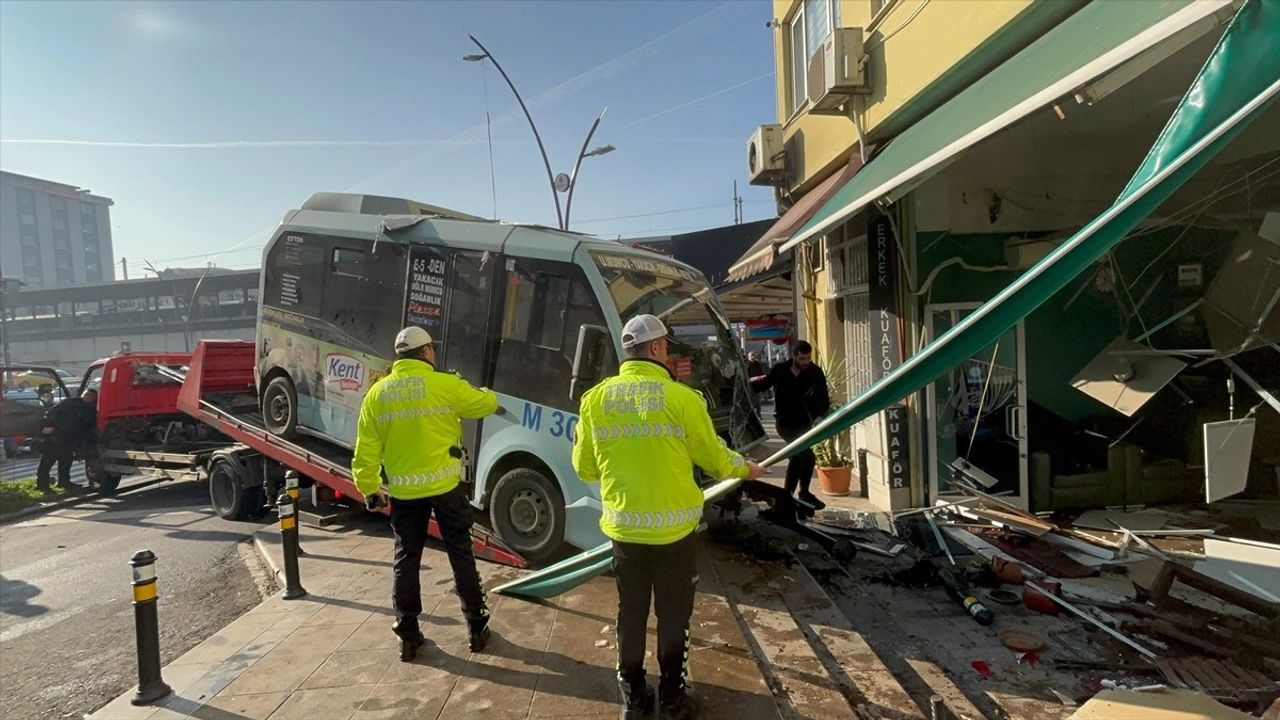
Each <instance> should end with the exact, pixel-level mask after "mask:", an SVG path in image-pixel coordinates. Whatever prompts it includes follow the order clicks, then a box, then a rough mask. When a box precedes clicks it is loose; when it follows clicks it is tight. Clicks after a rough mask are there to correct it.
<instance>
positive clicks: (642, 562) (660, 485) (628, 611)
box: [573, 315, 764, 719]
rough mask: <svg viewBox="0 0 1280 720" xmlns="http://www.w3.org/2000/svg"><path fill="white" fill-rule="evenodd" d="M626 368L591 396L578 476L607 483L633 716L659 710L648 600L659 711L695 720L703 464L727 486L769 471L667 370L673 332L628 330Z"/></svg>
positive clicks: (625, 681)
mask: <svg viewBox="0 0 1280 720" xmlns="http://www.w3.org/2000/svg"><path fill="white" fill-rule="evenodd" d="M622 347H623V349H624V350H625V351H626V354H627V359H626V360H624V361H623V363H622V367H621V368H620V369H619V371H618V374H617V375H615V376H614V377H611V378H608V379H606V380H604V381H603V382H601V383H600V384H599V385H596V386H595V387H594V388H592V389H591V390H590V391H588V392H587V393H586V394H585V395H583V397H582V407H581V411H580V415H581V417H580V419H579V421H578V429H577V433H576V436H575V438H574V443H573V467H574V469H575V470H577V472H578V476H579V477H581V478H582V480H583V481H584V482H587V483H593V484H594V483H599V484H600V501H601V504H602V505H603V508H604V510H603V514H602V515H601V517H600V529H601V530H602V531H603V532H604V534H605V535H607V536H608V537H609V538H611V539H612V540H613V572H614V576H615V577H616V580H617V584H618V682H619V686H620V690H621V693H622V703H623V710H622V717H623V718H624V719H627V718H641V717H645V716H646V715H648V713H649V712H650V711H652V710H653V705H654V692H653V688H651V687H650V686H649V684H648V683H647V682H645V669H644V655H645V625H646V624H647V623H648V621H649V601H650V598H652V599H653V605H654V611H655V612H656V613H657V615H658V665H659V666H660V667H661V670H662V676H661V680H660V682H659V695H660V698H661V702H660V713H661V717H664V718H680V719H684V718H692V717H694V716H695V715H696V714H697V706H698V703H697V700H696V698H695V697H694V696H693V695H692V694H690V692H689V686H688V663H689V618H690V616H691V615H692V614H693V599H694V588H695V587H696V585H697V583H698V560H697V546H696V545H695V542H694V538H693V531H694V530H695V529H697V527H698V524H699V523H700V522H701V520H702V505H703V497H702V490H700V489H699V488H698V485H697V483H696V482H695V481H694V476H693V466H694V465H697V466H699V467H701V468H702V469H703V470H704V471H706V472H707V473H708V474H709V475H711V476H713V477H716V478H729V477H736V478H757V477H760V476H761V475H763V474H764V468H762V467H760V466H759V465H757V464H756V463H754V462H751V461H749V460H747V459H746V458H744V457H742V456H741V455H739V454H738V453H736V452H733V451H732V450H730V449H729V448H727V447H726V446H725V444H724V441H722V440H721V439H720V438H719V437H718V436H717V435H716V431H715V427H714V426H713V425H712V423H711V416H710V415H709V414H708V413H707V403H706V401H705V400H704V399H703V397H702V396H701V395H699V394H698V392H697V391H696V390H693V389H692V388H690V387H688V386H686V385H681V384H680V383H678V382H676V380H675V378H674V377H672V375H671V371H670V370H668V369H667V328H666V326H664V325H663V324H662V321H661V320H659V319H658V318H657V317H655V316H653V315H637V316H635V317H633V318H632V319H631V320H629V321H628V322H627V324H626V325H625V326H623V328H622Z"/></svg>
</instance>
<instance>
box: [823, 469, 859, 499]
mask: <svg viewBox="0 0 1280 720" xmlns="http://www.w3.org/2000/svg"><path fill="white" fill-rule="evenodd" d="M852 479H853V468H851V467H848V466H845V467H820V468H818V484H819V485H821V486H822V494H823V495H848V494H849V482H850V480H852Z"/></svg>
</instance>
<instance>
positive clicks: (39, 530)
mask: <svg viewBox="0 0 1280 720" xmlns="http://www.w3.org/2000/svg"><path fill="white" fill-rule="evenodd" d="M208 505H209V499H208V490H207V486H206V485H205V484H204V483H194V482H186V483H167V484H162V485H156V486H152V487H145V488H142V489H136V490H133V491H126V492H123V493H121V494H120V495H119V496H118V497H116V498H112V499H100V500H99V499H95V500H92V501H89V502H86V503H85V504H82V505H78V506H76V507H71V508H65V509H63V510H60V511H57V512H55V513H52V514H49V515H45V516H42V517H37V518H32V519H30V520H26V521H24V522H19V523H13V524H9V525H4V526H0V666H2V667H3V668H4V671H3V680H2V681H0V718H4V720H9V719H10V718H12V719H13V720H18V719H19V718H22V719H24V720H25V719H26V718H33V717H47V718H67V717H81V716H82V715H83V714H84V713H87V712H92V711H93V710H96V709H97V708H99V707H101V706H102V705H104V704H106V703H107V702H108V701H109V700H111V699H112V698H114V697H115V696H117V695H119V694H120V693H121V692H124V691H125V690H128V689H129V688H130V687H132V686H133V685H134V684H135V683H136V682H137V666H136V660H135V658H136V655H135V647H134V637H133V632H134V631H133V607H132V605H131V600H132V591H131V589H130V585H129V581H130V569H129V558H130V557H131V556H132V555H133V553H134V552H135V551H137V550H140V549H144V548H145V549H149V550H151V551H152V552H154V553H156V555H157V556H158V557H159V562H158V563H157V566H156V567H157V575H158V577H159V592H160V606H159V614H160V633H161V648H162V660H163V661H164V662H168V661H169V660H170V659H172V658H175V657H177V656H178V655H180V654H181V653H183V652H185V651H186V650H188V649H190V648H191V647H193V646H194V645H196V644H197V643H199V642H200V641H201V640H203V639H204V638H206V637H208V636H209V635H211V634H213V633H214V632H216V631H217V630H218V629H220V628H222V627H223V626H225V625H226V624H227V623H229V622H230V621H231V620H233V619H235V618H236V617H238V616H239V615H240V614H242V613H243V612H245V611H246V610H248V609H249V608H252V607H253V606H255V605H257V604H258V603H259V602H261V600H262V594H261V590H260V587H259V583H261V582H263V581H262V580H261V578H262V577H264V573H262V572H261V569H260V568H259V567H256V557H255V555H254V553H253V550H252V548H251V547H250V546H249V544H248V542H247V540H248V538H249V536H250V535H251V533H252V532H253V530H254V529H255V528H256V527H258V523H257V522H229V521H226V520H222V519H221V518H219V517H218V516H217V515H215V514H213V511H212V510H210V509H209V506H208ZM269 521H270V518H269V517H264V518H263V519H262V520H261V522H269ZM255 577H256V578H259V580H258V581H255Z"/></svg>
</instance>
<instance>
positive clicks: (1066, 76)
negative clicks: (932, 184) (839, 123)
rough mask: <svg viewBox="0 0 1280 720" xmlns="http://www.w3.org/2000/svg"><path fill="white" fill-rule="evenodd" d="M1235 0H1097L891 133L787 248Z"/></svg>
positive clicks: (824, 230) (1207, 23)
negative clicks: (886, 143) (884, 144)
mask: <svg viewBox="0 0 1280 720" xmlns="http://www.w3.org/2000/svg"><path fill="white" fill-rule="evenodd" d="M1230 4H1231V3H1230V0H1126V1H1125V2H1106V1H1104V0H1095V1H1094V2H1092V3H1090V4H1088V5H1087V6H1085V7H1084V8H1082V9H1080V10H1079V11H1077V12H1076V13H1074V14H1073V15H1071V16H1070V17H1068V18H1067V19H1066V20H1064V21H1062V22H1061V23H1060V24H1059V25H1058V26H1056V27H1055V28H1053V29H1052V30H1050V31H1049V32H1047V33H1045V34H1044V36H1043V37H1041V38H1040V39H1039V40H1036V41H1035V42H1034V43H1032V44H1031V45H1029V46H1027V48H1026V49H1024V50H1023V51H1022V52H1020V53H1018V54H1017V55H1015V56H1013V57H1012V58H1010V59H1009V60H1008V61H1007V62H1005V63H1004V64H1002V65H1001V66H1000V67H998V68H996V69H995V70H992V71H991V72H990V73H988V74H987V75H986V76H985V77H983V78H982V79H981V80H979V81H977V82H975V83H974V84H973V85H970V86H969V87H968V88H966V89H965V90H964V91H963V92H961V93H960V94H959V95H957V96H955V97H954V98H952V99H951V100H949V101H948V102H946V103H944V104H943V105H942V106H941V107H939V108H938V109H937V110H935V111H933V112H932V113H930V114H929V115H928V116H926V117H925V118H924V119H923V120H921V121H920V122H918V123H916V124H915V125H912V126H911V127H910V128H908V129H907V130H905V131H904V132H902V133H901V134H900V135H898V136H897V137H895V138H894V139H893V141H892V142H891V143H890V144H889V146H888V147H886V148H885V149H884V150H883V151H882V152H881V153H880V154H879V155H877V156H876V157H875V159H874V160H872V161H871V162H869V163H867V166H866V167H865V168H863V169H862V171H861V172H859V173H858V174H857V176H856V177H854V178H853V179H852V180H850V181H849V182H848V183H846V184H845V185H844V186H843V187H841V188H840V189H839V190H837V191H836V192H835V194H834V195H833V196H832V197H831V199H830V200H828V201H827V202H826V203H824V204H823V206H822V207H821V208H820V209H819V210H818V211H817V212H816V213H814V215H813V217H812V218H810V219H809V221H808V222H806V223H805V225H804V227H802V228H800V229H799V230H798V231H797V232H796V233H795V234H794V235H792V236H791V238H790V239H789V240H787V241H786V242H785V243H783V244H782V245H780V246H779V247H778V249H777V251H778V252H783V251H785V250H787V249H789V248H791V247H794V246H795V245H797V244H798V243H801V242H803V241H805V240H806V239H808V238H811V237H814V236H818V235H823V234H825V233H827V232H829V231H831V230H832V229H833V228H835V227H838V226H839V225H840V224H842V223H844V222H845V221H846V220H848V219H849V218H850V217H852V216H853V215H854V214H855V213H857V212H858V211H860V210H862V209H863V208H864V207H866V206H867V205H868V204H870V203H872V202H875V201H876V200H880V199H882V198H885V197H886V196H888V195H890V194H891V193H894V192H895V191H897V190H900V189H901V188H902V187H903V186H906V185H909V184H913V183H918V182H920V181H922V180H924V179H925V178H927V177H929V176H930V175H932V174H933V173H935V172H937V171H939V170H940V169H942V168H943V167H944V166H945V165H946V164H947V163H948V162H949V161H950V160H951V159H953V158H954V157H956V156H957V155H958V154H959V153H961V152H963V151H964V150H965V149H967V148H969V147H972V146H973V145H975V144H977V143H978V142H980V141H982V140H983V139H985V138H988V137H990V136H991V135H993V134H995V133H997V132H999V131H1000V130H1002V129H1004V128H1006V127H1008V126H1010V125H1012V124H1013V123H1015V122H1017V121H1018V120H1020V119H1022V118H1024V117H1026V116H1027V115H1029V114H1031V113H1032V112H1035V111H1036V110H1038V109H1040V108H1043V107H1045V106H1046V105H1048V104H1049V103H1051V102H1053V101H1055V100H1058V99H1059V98H1062V97H1063V96H1066V95H1069V94H1070V93H1071V92H1072V91H1074V90H1077V89H1078V88H1081V87H1082V86H1084V85H1086V84H1087V83H1089V82H1091V81H1093V80H1096V79H1097V78H1099V77H1101V76H1102V75H1104V74H1106V73H1108V72H1110V71H1111V70H1113V69H1115V68H1117V67H1119V66H1120V65H1122V64H1123V63H1125V62H1127V61H1129V60H1131V59H1133V58H1134V57H1135V56H1137V55H1138V54H1140V53H1142V52H1144V51H1147V50H1149V49H1151V48H1153V47H1154V46H1156V45H1158V44H1159V43H1161V42H1162V41H1164V40H1166V39H1168V38H1169V37H1170V36H1172V35H1175V34H1177V33H1179V32H1182V31H1184V30H1187V29H1188V28H1191V27H1192V26H1193V25H1196V24H1197V23H1203V27H1204V30H1205V31H1206V32H1207V31H1208V30H1209V28H1210V27H1212V21H1210V20H1207V18H1209V17H1210V16H1211V15H1213V14H1214V13H1216V12H1217V11H1219V10H1221V9H1223V8H1224V7H1227V6H1229V5H1230Z"/></svg>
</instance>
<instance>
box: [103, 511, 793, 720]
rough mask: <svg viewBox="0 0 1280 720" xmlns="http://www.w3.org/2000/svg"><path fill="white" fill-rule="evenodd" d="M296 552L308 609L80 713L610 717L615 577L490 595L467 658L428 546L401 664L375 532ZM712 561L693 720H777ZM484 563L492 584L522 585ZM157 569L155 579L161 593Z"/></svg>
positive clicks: (127, 719)
mask: <svg viewBox="0 0 1280 720" xmlns="http://www.w3.org/2000/svg"><path fill="white" fill-rule="evenodd" d="M256 540H257V542H258V546H259V549H260V550H261V551H262V552H264V553H265V556H266V558H267V560H268V562H271V563H273V564H274V565H275V567H280V562H279V547H280V546H279V536H278V533H277V532H276V531H275V530H274V529H273V528H272V527H270V526H268V527H265V528H263V530H262V531H260V532H259V534H258V537H257V538H256ZM302 546H303V549H304V552H305V555H304V556H303V558H302V560H301V575H302V584H303V586H304V587H305V588H306V589H307V590H308V592H309V593H310V594H309V595H308V596H307V597H306V598H304V599H301V600H294V601H285V600H283V599H282V598H281V597H280V596H278V595H277V596H275V597H272V598H270V599H268V600H267V601H266V602H264V603H262V604H261V605H260V606H258V607H257V608H255V609H254V610H252V611H250V612H249V613H247V614H246V615H244V616H242V617H240V618H239V619H237V620H235V621H234V622H232V623H231V624H230V625H228V626H227V627H225V628H224V629H222V630H221V631H220V632H218V633H217V634H216V635H214V636H212V637H210V638H209V639H207V640H205V641H204V642H203V643H201V644H200V645H198V646H196V647H195V648H193V649H192V650H190V651H189V652H187V653H186V654H185V655H183V656H181V657H180V658H178V659H177V660H175V661H174V662H172V663H170V664H169V665H168V666H166V667H165V668H164V671H163V675H164V679H165V681H166V682H167V683H168V684H169V685H170V686H171V687H172V688H173V690H174V693H173V695H171V696H170V697H169V698H167V699H165V700H163V701H161V703H160V704H158V705H157V706H155V707H134V706H132V705H130V704H129V698H130V696H131V694H132V691H130V693H126V694H125V695H122V696H121V697H119V698H117V699H115V700H114V701H112V702H111V703H109V704H108V705H106V706H105V707H103V708H102V709H101V710H99V711H98V712H96V713H94V714H93V715H92V716H90V717H92V718H102V719H105V720H132V719H135V718H136V719H139V720H141V719H143V718H147V719H150V718H156V719H159V718H165V719H167V718H187V717H192V718H200V719H202V720H251V719H257V718H270V719H271V720H285V719H287V718H308V719H317V720H330V719H332V720H345V719H347V718H360V719H361V720H365V719H369V720H372V719H374V718H415V719H420V718H442V719H447V718H473V717H474V718H481V717H483V718H553V717H554V718H614V717H617V714H618V706H617V689H616V681H615V679H614V669H613V668H614V664H615V661H616V652H617V646H616V636H615V634H614V631H613V618H614V613H615V609H616V603H617V595H616V591H615V590H614V587H613V581H612V579H611V578H609V577H602V578H597V579H595V580H593V581H592V582H590V583H587V584H586V585H584V586H582V587H579V588H577V589H576V590H574V591H572V592H570V593H567V594H565V595H563V596H561V597H558V598H555V599H553V600H552V601H549V602H543V603H532V602H527V601H522V600H517V599H514V598H508V597H502V596H498V595H490V605H491V607H492V610H493V619H492V623H491V627H492V629H493V632H494V638H493V640H492V641H491V643H490V646H489V649H488V650H487V651H486V652H485V653H479V654H476V653H471V652H469V651H468V649H467V647H466V625H465V623H464V621H463V619H462V615H461V612H460V609H459V607H458V602H457V599H456V597H455V596H454V595H453V592H452V582H453V581H452V577H451V576H450V574H449V570H448V562H447V561H446V559H445V556H444V554H443V552H442V551H441V550H440V549H439V548H432V547H429V548H428V550H427V553H426V556H425V557H424V570H423V578H422V588H423V595H424V598H423V608H424V617H423V620H422V626H423V631H424V633H425V634H426V635H427V636H428V637H429V638H430V639H431V641H432V642H431V643H429V644H428V646H427V647H426V648H424V649H423V651H422V652H421V653H420V655H419V658H418V659H417V660H416V661H415V662H413V663H401V662H400V661H399V660H398V657H397V645H396V639H395V637H394V636H393V635H392V633H391V621H392V616H391V610H390V594H391V554H392V540H391V538H390V536H389V534H388V533H386V531H385V529H383V528H382V526H380V525H376V524H370V525H367V526H365V529H357V530H350V531H344V532H328V531H324V530H317V529H313V528H303V531H302ZM713 556H714V555H713V554H708V553H704V554H703V555H702V563H703V565H704V571H703V572H702V573H701V580H700V582H699V587H698V590H699V592H698V596H697V602H696V604H695V610H694V618H693V628H692V629H693V633H692V634H693V650H692V652H691V657H690V663H691V674H692V676H693V680H694V683H695V684H696V686H697V688H698V690H699V692H700V693H701V694H702V695H703V697H704V699H705V704H704V712H703V714H702V716H701V717H703V718H707V719H708V720H714V719H715V718H725V719H730V718H731V719H732V720H756V719H764V718H778V717H780V712H782V711H780V710H779V700H778V699H777V698H776V697H775V695H774V693H773V692H771V690H770V687H769V685H768V684H767V683H766V681H765V679H764V676H763V675H762V672H761V669H760V667H759V665H758V664H757V661H756V658H755V656H754V655H753V653H752V650H751V643H749V642H748V641H747V640H746V638H745V637H744V636H743V633H742V630H741V629H740V625H739V620H738V618H737V617H736V616H735V614H734V612H733V611H732V609H731V607H730V605H729V603H728V602H727V601H726V599H725V593H724V589H723V588H721V587H719V580H718V574H717V573H716V572H715V571H714V568H712V567H710V564H711V563H713V562H715V561H714V560H713V559H711V558H712V557H713ZM480 565H481V575H482V577H483V579H484V582H485V586H486V587H489V588H492V587H494V586H496V585H498V584H501V583H502V582H505V581H506V580H508V579H510V578H512V577H515V576H516V575H517V573H518V571H515V570H512V569H510V568H504V567H501V566H497V565H492V564H489V563H483V562H482V563H481V564H480ZM164 572H165V568H164V567H160V568H159V575H160V592H161V593H162V594H163V592H164ZM650 632H651V633H652V628H651V629H650ZM162 642H163V639H162ZM653 647H654V638H653V637H652V636H651V637H650V639H649V648H650V655H649V664H650V666H651V667H650V673H651V681H652V680H653V679H655V678H656V669H657V668H656V664H657V663H656V660H655V658H654V656H653V655H652V649H653ZM784 702H785V701H784ZM782 714H783V715H790V714H791V713H790V712H782Z"/></svg>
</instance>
